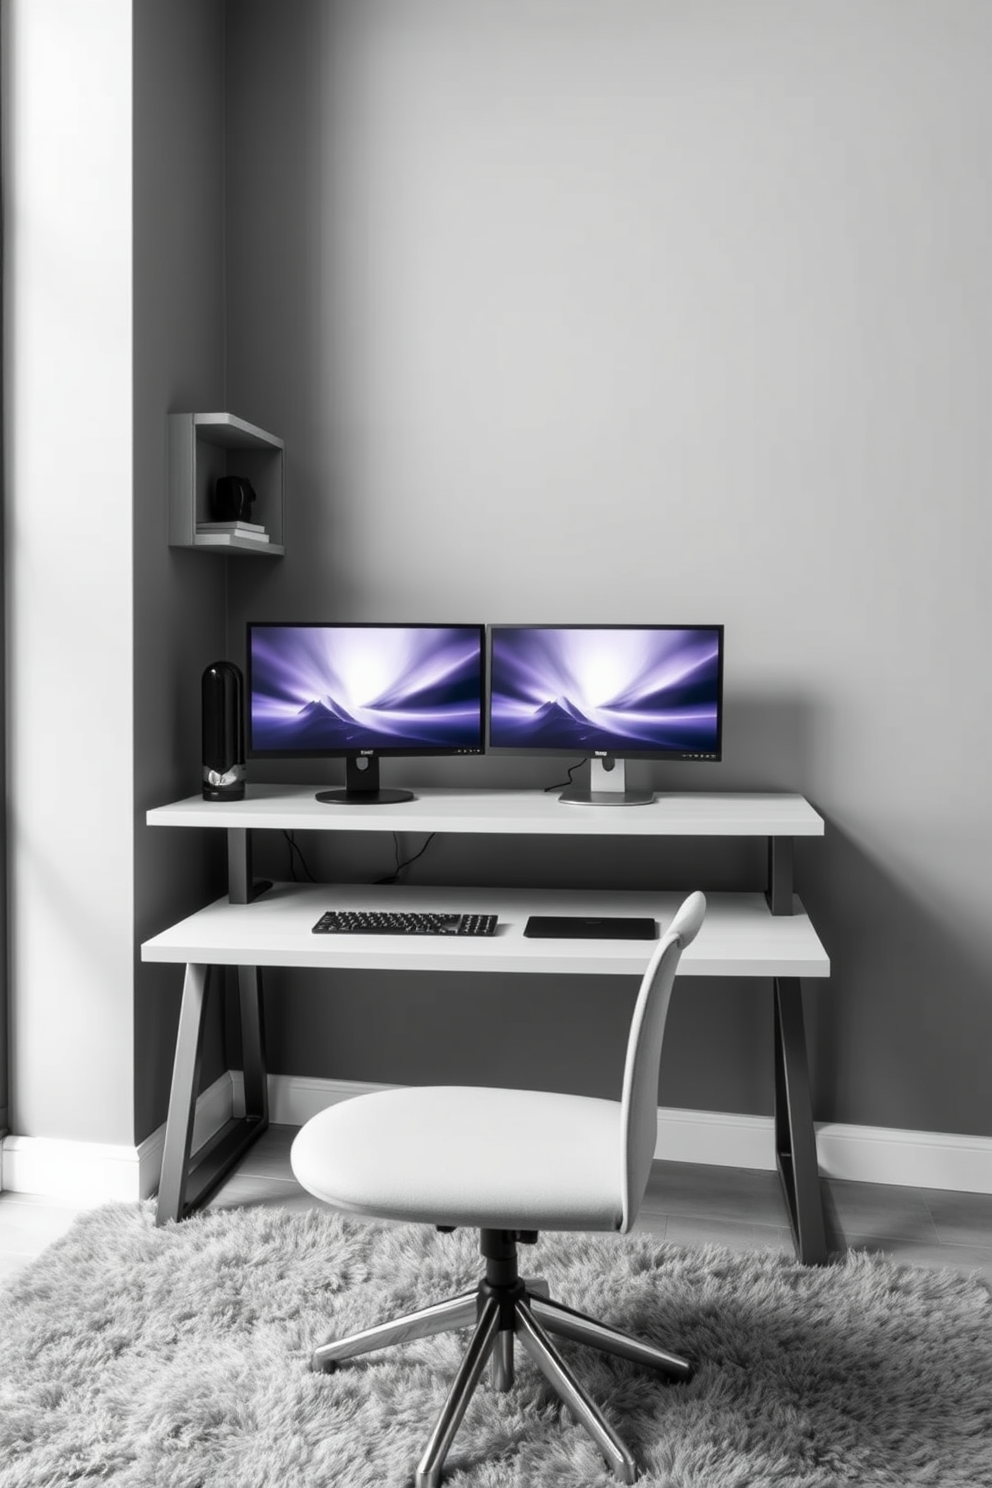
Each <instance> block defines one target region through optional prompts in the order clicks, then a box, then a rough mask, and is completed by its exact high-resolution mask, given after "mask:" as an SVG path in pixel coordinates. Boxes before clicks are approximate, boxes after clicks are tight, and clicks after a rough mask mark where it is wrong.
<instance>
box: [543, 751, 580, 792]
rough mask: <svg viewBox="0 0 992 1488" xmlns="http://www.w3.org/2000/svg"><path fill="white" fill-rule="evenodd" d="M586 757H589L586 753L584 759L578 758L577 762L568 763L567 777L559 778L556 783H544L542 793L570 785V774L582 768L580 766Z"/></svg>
mask: <svg viewBox="0 0 992 1488" xmlns="http://www.w3.org/2000/svg"><path fill="white" fill-rule="evenodd" d="M588 758H589V756H588V755H586V758H585V759H580V760H579V761H578V763H577V764H574V765H570V766H569V770H568V779H567V780H559V782H558V784H557V785H546V786H545V787H544V794H545V795H547V794H548V791H553V790H562V789H563V788H564V787H565V786H567V785H571V784H572V776H573V775H574V774H575V772H576V770H580V769H581V768H582V766H583V765H584V764H585V762H586V760H587V759H588Z"/></svg>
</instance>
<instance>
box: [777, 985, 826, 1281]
mask: <svg viewBox="0 0 992 1488" xmlns="http://www.w3.org/2000/svg"><path fill="white" fill-rule="evenodd" d="M775 1152H776V1157H777V1159H778V1171H779V1175H780V1177H781V1179H782V1188H783V1190H784V1193H785V1201H786V1204H787V1205H788V1209H789V1219H790V1222H791V1224H792V1237H793V1240H794V1242H795V1246H796V1254H797V1256H798V1257H799V1259H800V1260H801V1261H802V1262H804V1264H806V1265H808V1266H819V1265H822V1264H823V1263H824V1261H826V1259H827V1241H826V1233H825V1230H824V1223H823V1198H822V1195H821V1193H820V1169H819V1163H818V1160H817V1155H816V1133H815V1131H814V1128H813V1108H812V1102H811V1099H810V1089H809V1066H808V1063H807V1058H806V1029H805V1025H804V1021H803V1003H802V984H801V983H800V981H799V978H798V977H776V978H775Z"/></svg>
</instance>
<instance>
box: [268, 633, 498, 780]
mask: <svg viewBox="0 0 992 1488" xmlns="http://www.w3.org/2000/svg"><path fill="white" fill-rule="evenodd" d="M263 629H264V630H468V631H476V632H477V633H478V636H479V642H480V646H479V667H480V678H479V741H480V742H479V747H478V748H477V749H475V748H463V747H456V746H452V747H450V748H446V747H445V746H444V745H441V744H436V745H435V744H430V745H414V744H403V745H397V746H396V748H393V747H392V746H389V745H387V746H385V747H384V748H379V747H376V748H372V749H369V748H364V747H357V746H356V747H355V748H353V749H347V748H344V747H340V748H335V749H256V748H255V747H254V744H253V742H252V740H253V733H252V708H251V703H252V695H253V684H252V646H251V637H252V631H253V630H263ZM488 654H489V653H488V647H487V640H486V626H485V624H478V623H476V622H471V623H468V624H465V623H464V622H461V621H433V620H248V621H246V623H245V754H246V756H247V758H248V759H255V760H266V759H267V760H285V761H292V760H306V759H369V760H372V759H438V758H452V757H456V756H463V757H465V758H478V756H480V755H482V754H484V753H485V748H486V725H487V721H488V704H489V681H488V674H487V657H488Z"/></svg>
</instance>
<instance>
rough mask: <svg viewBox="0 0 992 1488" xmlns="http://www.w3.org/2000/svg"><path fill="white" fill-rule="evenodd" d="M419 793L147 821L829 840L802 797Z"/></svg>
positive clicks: (306, 790)
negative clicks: (393, 799)
mask: <svg viewBox="0 0 992 1488" xmlns="http://www.w3.org/2000/svg"><path fill="white" fill-rule="evenodd" d="M384 783H386V784H389V783H390V782H388V781H386V782H384ZM396 783H397V784H402V781H400V780H397V782H396ZM324 788H326V787H324ZM412 788H413V790H414V792H415V797H414V800H412V801H404V802H403V803H402V804H400V805H395V806H389V805H385V806H367V805H362V806H351V805H349V806H341V805H336V806H329V805H325V804H324V803H323V802H320V801H317V800H316V799H315V793H316V791H317V790H319V789H322V787H320V786H318V785H310V786H299V785H259V784H249V785H248V786H247V788H246V791H245V797H244V799H243V800H242V801H205V800H204V799H203V797H202V796H189V797H187V798H186V799H185V800H183V801H176V802H174V803H173V804H172V805H169V806H156V807H154V808H152V809H151V810H150V811H149V812H148V813H147V817H146V820H147V822H148V825H149V826H161V827H228V828H233V829H235V830H245V829H254V828H261V829H270V830H271V829H276V830H285V831H289V832H293V831H319V830H331V831H334V830H337V831H352V832H477V833H486V832H505V833H527V832H536V833H540V834H541V835H547V834H553V835H556V836H557V835H562V836H574V837H630V836H635V837H636V836H644V837H663V836H673V837H679V836H681V837H822V836H823V830H824V823H823V818H822V817H821V816H820V815H819V813H818V812H816V811H815V810H814V809H813V807H812V806H810V804H809V802H808V801H806V800H805V799H804V797H802V796H797V795H791V794H788V793H785V792H783V793H779V792H774V791H769V792H760V791H759V792H754V791H740V792H735V791H721V792H714V793H712V794H711V793H709V792H696V791H691V792H688V793H684V794H673V793H667V792H659V794H658V796H657V798H656V799H655V800H654V801H652V802H651V803H650V804H649V805H646V806H576V805H567V804H566V803H564V802H562V801H560V800H559V799H558V795H559V792H558V791H557V790H555V791H547V792H545V791H540V790H522V791H521V790H498V789H489V790H452V789H447V788H444V789H439V788H435V787H423V788H420V789H418V788H417V787H416V786H414V787H412Z"/></svg>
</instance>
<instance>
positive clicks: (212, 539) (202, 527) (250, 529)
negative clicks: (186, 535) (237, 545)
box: [196, 522, 269, 547]
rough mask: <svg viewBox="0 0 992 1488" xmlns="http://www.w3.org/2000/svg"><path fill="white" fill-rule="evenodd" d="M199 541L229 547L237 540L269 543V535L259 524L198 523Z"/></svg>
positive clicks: (197, 534)
mask: <svg viewBox="0 0 992 1488" xmlns="http://www.w3.org/2000/svg"><path fill="white" fill-rule="evenodd" d="M196 536H197V541H198V542H201V543H214V544H216V545H217V547H229V546H230V545H231V543H232V542H233V541H234V539H235V538H236V539H237V540H238V541H239V542H240V541H241V540H242V539H244V540H245V541H247V542H255V543H267V542H268V540H269V534H268V533H267V532H266V530H265V528H264V527H260V526H259V525H258V523H257V522H197V524H196Z"/></svg>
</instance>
